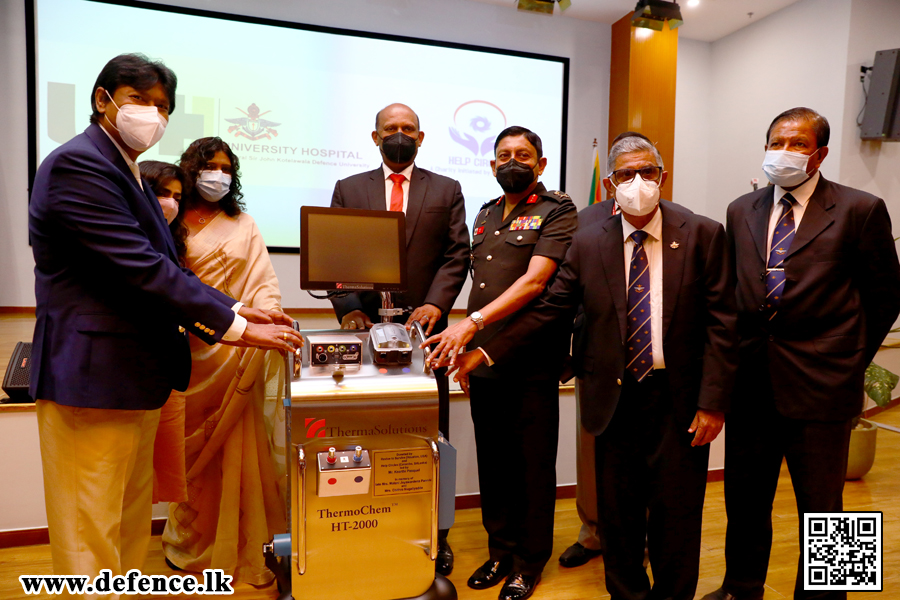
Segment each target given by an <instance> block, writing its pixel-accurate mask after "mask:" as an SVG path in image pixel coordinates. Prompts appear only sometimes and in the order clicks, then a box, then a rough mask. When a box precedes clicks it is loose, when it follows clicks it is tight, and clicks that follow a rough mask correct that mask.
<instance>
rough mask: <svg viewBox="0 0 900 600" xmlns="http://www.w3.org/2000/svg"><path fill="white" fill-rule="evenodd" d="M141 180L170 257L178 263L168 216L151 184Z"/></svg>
mask: <svg viewBox="0 0 900 600" xmlns="http://www.w3.org/2000/svg"><path fill="white" fill-rule="evenodd" d="M141 182H142V187H143V188H144V196H145V197H146V198H147V201H148V202H149V203H150V206H151V210H152V211H153V213H154V214H155V215H156V221H157V224H158V225H159V229H160V232H159V233H160V237H162V239H163V240H164V241H165V244H166V249H167V250H168V252H169V258H170V259H172V261H173V262H174V263H176V264H178V252H176V250H175V241H174V240H173V239H172V231H171V230H170V229H169V224H168V223H166V216H165V215H164V214H163V212H162V206H160V205H159V200H158V199H157V198H156V194H154V193H153V190H151V189H150V184H149V183H146V182H144V180H143V179H142V180H141Z"/></svg>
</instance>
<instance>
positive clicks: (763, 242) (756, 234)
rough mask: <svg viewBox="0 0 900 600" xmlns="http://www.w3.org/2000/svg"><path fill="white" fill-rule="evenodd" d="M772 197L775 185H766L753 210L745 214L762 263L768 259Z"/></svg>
mask: <svg viewBox="0 0 900 600" xmlns="http://www.w3.org/2000/svg"><path fill="white" fill-rule="evenodd" d="M774 197H775V186H768V187H766V189H765V190H764V192H763V195H762V196H760V197H759V198H758V199H757V200H756V202H755V203H754V204H753V211H752V212H751V213H750V214H748V215H747V226H748V227H749V228H750V235H751V236H752V237H753V241H754V242H756V249H757V251H758V252H759V257H760V259H762V261H763V264H765V263H766V262H767V261H768V257H767V256H766V249H767V248H768V247H769V240H768V237H769V213H770V211H771V209H772V199H773V198H774ZM801 222H802V221H801Z"/></svg>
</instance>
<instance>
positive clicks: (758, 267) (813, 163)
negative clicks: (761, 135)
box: [704, 108, 900, 600]
mask: <svg viewBox="0 0 900 600" xmlns="http://www.w3.org/2000/svg"><path fill="white" fill-rule="evenodd" d="M828 138H829V126H828V121H827V120H826V119H825V118H824V117H823V116H822V115H820V114H818V113H817V112H815V111H813V110H810V109H808V108H794V109H791V110H788V111H785V112H784V113H782V114H780V115H778V116H777V117H775V120H774V121H772V124H771V125H770V126H769V129H768V131H767V132H766V147H765V148H766V157H765V161H764V162H763V170H764V171H765V172H766V175H767V176H768V178H769V180H770V181H771V182H772V183H773V184H774V185H772V186H768V187H765V188H763V189H761V190H758V191H755V192H752V193H750V194H747V195H745V196H741V197H740V198H738V199H737V200H735V201H734V202H732V203H731V205H730V206H729V207H728V220H727V230H728V241H729V245H730V248H731V251H732V252H733V255H734V260H735V269H736V273H737V292H736V293H737V306H738V331H739V334H740V338H741V342H740V368H739V370H738V374H737V383H736V385H735V396H734V400H733V402H732V412H731V413H730V414H729V415H728V431H727V433H726V436H725V507H726V510H727V512H728V530H727V534H726V540H725V560H726V572H725V579H724V581H723V583H722V587H721V588H720V589H718V590H716V591H715V592H712V593H710V594H707V595H706V596H705V597H704V600H726V599H728V600H759V599H761V598H762V597H763V585H764V583H765V581H766V571H767V569H768V564H769V552H770V550H771V547H772V501H773V499H774V497H775V487H776V485H777V482H778V474H779V472H780V470H781V463H782V460H783V459H786V460H787V464H788V469H789V470H790V474H791V481H792V483H793V486H794V494H795V496H796V498H797V510H798V513H799V514H800V536H799V538H798V539H799V540H802V539H803V515H804V514H805V513H807V512H839V511H841V510H842V508H843V504H842V493H843V489H844V476H845V473H846V470H847V449H848V445H849V440H850V427H851V419H852V418H853V417H855V416H856V415H858V414H859V413H860V411H861V410H862V408H863V377H864V373H865V370H866V367H867V366H868V365H869V363H870V362H871V361H872V358H873V357H874V356H875V352H876V351H877V350H878V347H879V345H880V344H881V342H882V341H883V340H884V337H885V335H887V332H888V330H889V329H890V328H891V326H892V324H893V323H894V320H895V319H896V318H897V314H898V312H900V265H898V262H897V252H896V249H895V247H894V240H893V238H892V235H891V221H890V217H889V216H888V212H887V209H886V207H885V204H884V202H883V201H882V200H881V199H879V198H876V197H875V196H872V195H871V194H867V193H865V192H862V191H860V190H855V189H852V188H848V187H845V186H842V185H839V184H836V183H833V182H830V181H828V180H826V179H825V177H823V176H822V175H821V174H820V173H819V165H821V164H822V161H823V160H824V159H825V157H826V156H827V155H828ZM803 587H804V585H803V569H802V562H801V564H800V566H799V567H798V572H797V582H796V585H795V588H794V598H798V599H799V598H804V599H805V598H829V599H842V598H846V597H847V594H846V592H840V591H809V592H807V591H804V589H803Z"/></svg>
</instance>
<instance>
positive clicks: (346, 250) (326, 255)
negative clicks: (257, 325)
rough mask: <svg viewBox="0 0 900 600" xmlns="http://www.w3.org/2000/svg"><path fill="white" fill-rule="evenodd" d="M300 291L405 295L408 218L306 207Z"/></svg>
mask: <svg viewBox="0 0 900 600" xmlns="http://www.w3.org/2000/svg"><path fill="white" fill-rule="evenodd" d="M300 288H301V289H304V290H338V291H351V292H352V291H374V292H402V291H405V290H406V289H407V280H406V216H405V215H404V214H403V213H402V212H400V211H387V210H358V209H354V208H321V207H316V206H303V207H301V209H300Z"/></svg>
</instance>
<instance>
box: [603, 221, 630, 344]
mask: <svg viewBox="0 0 900 600" xmlns="http://www.w3.org/2000/svg"><path fill="white" fill-rule="evenodd" d="M622 235H623V234H622V215H616V216H614V217H610V219H609V220H607V221H606V222H605V223H604V224H603V232H602V233H600V235H599V236H598V239H597V246H598V254H597V256H599V257H602V260H600V261H598V262H600V264H601V265H602V266H603V271H604V274H605V275H606V283H607V285H608V286H609V294H610V296H611V297H612V300H613V305H614V306H615V307H616V315H618V317H619V335H620V336H621V337H620V339H621V340H622V342H623V343H624V341H625V336H626V333H625V319H626V318H627V315H626V312H627V310H628V298H627V297H626V295H625V239H624V238H623V237H622Z"/></svg>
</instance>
